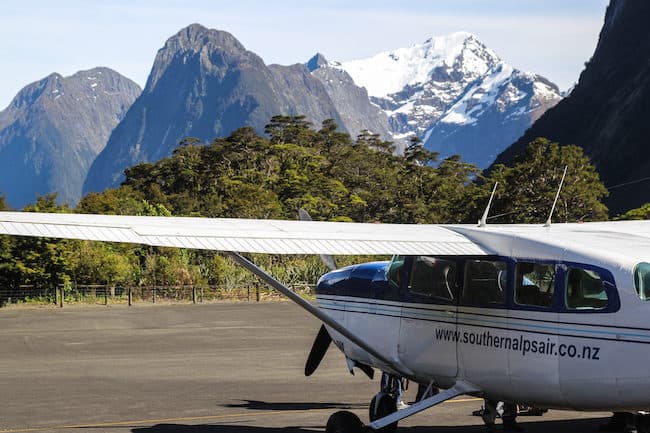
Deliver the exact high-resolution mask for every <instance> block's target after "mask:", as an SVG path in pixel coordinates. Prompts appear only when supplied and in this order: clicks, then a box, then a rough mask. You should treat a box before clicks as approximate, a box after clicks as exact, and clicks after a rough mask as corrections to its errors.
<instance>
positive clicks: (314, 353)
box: [305, 325, 332, 376]
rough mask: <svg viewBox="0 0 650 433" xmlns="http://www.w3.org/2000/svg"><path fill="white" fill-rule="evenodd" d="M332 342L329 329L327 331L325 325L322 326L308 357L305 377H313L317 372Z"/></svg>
mask: <svg viewBox="0 0 650 433" xmlns="http://www.w3.org/2000/svg"><path fill="white" fill-rule="evenodd" d="M331 342H332V337H330V334H329V333H328V332H327V329H325V325H321V327H320V330H319V331H318V335H317V336H316V340H314V344H313V346H312V347H311V351H310V352H309V356H308V357H307V362H306V363H305V376H311V375H312V374H313V373H314V371H316V369H317V368H318V365H319V364H320V362H321V361H322V360H323V357H324V356H325V353H326V352H327V349H328V348H329V347H330V343H331Z"/></svg>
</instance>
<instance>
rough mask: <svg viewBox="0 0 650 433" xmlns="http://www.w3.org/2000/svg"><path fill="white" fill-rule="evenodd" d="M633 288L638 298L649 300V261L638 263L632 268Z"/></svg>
mask: <svg viewBox="0 0 650 433" xmlns="http://www.w3.org/2000/svg"><path fill="white" fill-rule="evenodd" d="M634 288H635V289H636V292H637V293H638V294H639V298H641V299H642V300H643V301H648V300H650V263H645V262H644V263H639V264H638V265H636V268H634Z"/></svg>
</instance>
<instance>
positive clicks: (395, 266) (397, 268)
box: [386, 256, 405, 288]
mask: <svg viewBox="0 0 650 433" xmlns="http://www.w3.org/2000/svg"><path fill="white" fill-rule="evenodd" d="M404 259H405V257H404V256H393V258H392V259H391V261H390V263H389V264H388V269H387V270H386V279H388V281H389V282H390V283H391V284H392V285H394V286H395V287H397V288H399V287H400V285H401V282H402V268H403V267H404Z"/></svg>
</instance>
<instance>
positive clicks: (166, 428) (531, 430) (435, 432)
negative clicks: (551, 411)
mask: <svg viewBox="0 0 650 433" xmlns="http://www.w3.org/2000/svg"><path fill="white" fill-rule="evenodd" d="M606 420H607V419H606V418H590V419H579V420H562V421H538V422H533V423H527V422H525V421H523V420H522V426H523V427H524V428H525V429H526V432H527V433H549V432H553V433H592V432H597V431H598V426H599V425H600V424H601V423H603V422H604V421H606ZM324 430H325V427H324V426H320V427H316V426H310V427H298V426H288V427H256V426H245V425H229V424H217V425H205V424H203V425H182V424H157V425H154V426H151V427H138V428H134V429H132V430H131V431H132V432H133V433H314V432H316V431H324ZM483 431H484V427H483V425H481V424H476V425H470V426H467V425H465V426H417V427H400V428H398V430H397V433H480V432H483ZM497 431H501V428H500V426H497Z"/></svg>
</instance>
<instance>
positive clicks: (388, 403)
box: [369, 392, 397, 433]
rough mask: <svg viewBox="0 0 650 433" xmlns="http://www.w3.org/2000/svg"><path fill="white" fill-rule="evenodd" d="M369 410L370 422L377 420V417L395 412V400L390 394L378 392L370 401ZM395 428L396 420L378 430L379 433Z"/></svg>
mask: <svg viewBox="0 0 650 433" xmlns="http://www.w3.org/2000/svg"><path fill="white" fill-rule="evenodd" d="M369 412H370V413H369V418H370V421H371V422H372V421H375V420H378V419H379V418H383V417H385V416H387V415H390V414H391V413H394V412H397V401H396V399H395V397H393V396H392V395H390V394H387V393H385V392H380V393H378V394H377V395H375V396H374V397H373V398H372V400H371V401H370V407H369ZM395 430H397V422H394V423H392V424H388V425H387V426H386V427H384V428H382V429H379V430H378V431H379V432H381V433H394V432H395Z"/></svg>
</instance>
